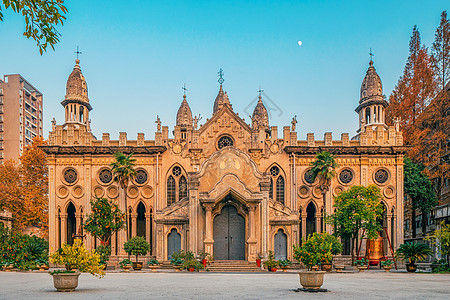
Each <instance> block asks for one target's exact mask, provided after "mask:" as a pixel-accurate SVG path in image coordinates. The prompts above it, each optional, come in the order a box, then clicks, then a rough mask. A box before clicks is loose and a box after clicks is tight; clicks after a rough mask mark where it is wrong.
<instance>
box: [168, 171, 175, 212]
mask: <svg viewBox="0 0 450 300" xmlns="http://www.w3.org/2000/svg"><path fill="white" fill-rule="evenodd" d="M175 201H176V186H175V179H174V178H173V176H172V175H170V176H169V178H168V179H167V206H169V205H172V204H173V203H175Z"/></svg>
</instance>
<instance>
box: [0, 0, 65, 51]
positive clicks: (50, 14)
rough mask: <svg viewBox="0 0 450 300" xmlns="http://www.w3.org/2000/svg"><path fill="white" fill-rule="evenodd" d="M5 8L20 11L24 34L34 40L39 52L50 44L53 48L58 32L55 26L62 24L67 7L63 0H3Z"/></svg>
mask: <svg viewBox="0 0 450 300" xmlns="http://www.w3.org/2000/svg"><path fill="white" fill-rule="evenodd" d="M2 2H3V6H4V8H5V9H8V8H11V9H12V10H13V11H14V12H15V13H21V14H22V15H23V17H24V19H25V32H24V33H23V35H24V36H26V37H27V38H32V39H33V40H35V41H36V44H37V46H38V48H39V53H40V54H41V55H42V53H43V52H44V51H46V50H47V46H48V45H50V47H52V49H53V50H55V47H54V46H55V44H56V43H58V42H59V36H60V33H59V32H58V31H57V29H56V26H58V25H59V24H61V25H63V20H65V19H66V17H65V16H64V14H66V13H67V8H66V7H65V6H64V0H3V1H2ZM0 21H3V13H2V5H0Z"/></svg>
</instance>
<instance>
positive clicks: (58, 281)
mask: <svg viewBox="0 0 450 300" xmlns="http://www.w3.org/2000/svg"><path fill="white" fill-rule="evenodd" d="M50 262H51V263H53V264H57V265H64V266H65V267H66V269H65V270H64V269H59V270H54V271H51V272H49V274H50V275H52V276H53V285H54V286H55V288H56V290H57V291H58V292H72V291H74V290H75V289H76V288H77V286H78V277H79V276H80V272H89V273H91V274H92V275H94V276H97V277H99V278H102V277H103V276H104V275H105V273H104V272H103V271H102V269H101V267H100V255H99V254H98V253H96V252H95V250H92V251H88V250H86V248H85V247H84V245H83V242H82V241H81V240H80V239H75V241H74V242H73V245H68V244H66V243H64V244H63V245H62V248H61V249H59V250H58V251H56V252H55V253H52V254H51V255H50Z"/></svg>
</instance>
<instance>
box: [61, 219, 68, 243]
mask: <svg viewBox="0 0 450 300" xmlns="http://www.w3.org/2000/svg"><path fill="white" fill-rule="evenodd" d="M63 243H67V213H61V246H62V244H63Z"/></svg>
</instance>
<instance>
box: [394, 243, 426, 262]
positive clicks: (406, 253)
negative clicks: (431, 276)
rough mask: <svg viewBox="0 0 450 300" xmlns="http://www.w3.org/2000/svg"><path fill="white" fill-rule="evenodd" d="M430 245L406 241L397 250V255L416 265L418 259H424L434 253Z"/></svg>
mask: <svg viewBox="0 0 450 300" xmlns="http://www.w3.org/2000/svg"><path fill="white" fill-rule="evenodd" d="M432 253H433V251H432V250H431V248H430V246H428V245H427V244H424V243H415V242H406V243H404V244H401V245H400V247H399V248H398V249H397V251H396V253H395V254H396V256H397V257H399V258H402V259H405V260H407V261H408V264H410V265H413V266H414V265H415V264H416V260H423V259H425V258H426V257H427V256H428V255H430V254H432Z"/></svg>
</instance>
